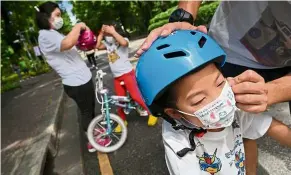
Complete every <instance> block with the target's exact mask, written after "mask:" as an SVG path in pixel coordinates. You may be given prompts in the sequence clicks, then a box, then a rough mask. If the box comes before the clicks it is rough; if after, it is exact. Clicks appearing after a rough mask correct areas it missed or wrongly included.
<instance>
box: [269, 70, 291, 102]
mask: <svg viewBox="0 0 291 175" xmlns="http://www.w3.org/2000/svg"><path fill="white" fill-rule="evenodd" d="M266 85H267V89H268V105H272V104H275V103H280V102H286V101H290V100H291V73H289V74H288V75H286V76H284V77H281V78H278V79H276V80H273V81H270V82H268V83H266ZM278 92H280V93H278Z"/></svg>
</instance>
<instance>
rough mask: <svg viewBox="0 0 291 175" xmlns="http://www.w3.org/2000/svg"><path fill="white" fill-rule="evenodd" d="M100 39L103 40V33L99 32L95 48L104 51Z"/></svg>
mask: <svg viewBox="0 0 291 175" xmlns="http://www.w3.org/2000/svg"><path fill="white" fill-rule="evenodd" d="M102 39H103V32H100V34H99V35H98V37H97V43H96V48H97V49H98V50H104V49H106V47H105V46H104V44H102V42H101V41H102Z"/></svg>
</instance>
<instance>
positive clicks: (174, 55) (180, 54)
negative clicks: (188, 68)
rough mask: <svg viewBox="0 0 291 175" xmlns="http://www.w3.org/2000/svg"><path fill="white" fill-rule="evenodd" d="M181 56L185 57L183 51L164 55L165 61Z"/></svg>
mask: <svg viewBox="0 0 291 175" xmlns="http://www.w3.org/2000/svg"><path fill="white" fill-rule="evenodd" d="M181 56H186V53H185V52H183V51H177V52H170V53H166V54H164V57H166V58H167V59H170V58H177V57H181Z"/></svg>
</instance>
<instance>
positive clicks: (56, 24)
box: [52, 17, 64, 30]
mask: <svg viewBox="0 0 291 175" xmlns="http://www.w3.org/2000/svg"><path fill="white" fill-rule="evenodd" d="M63 24H64V21H63V18H61V17H56V18H55V19H54V21H53V23H52V25H53V26H54V28H55V29H56V30H59V29H60V28H62V27H63Z"/></svg>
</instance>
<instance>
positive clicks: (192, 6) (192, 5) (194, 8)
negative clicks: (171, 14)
mask: <svg viewBox="0 0 291 175" xmlns="http://www.w3.org/2000/svg"><path fill="white" fill-rule="evenodd" d="M201 2H202V1H180V2H179V5H178V7H179V8H182V9H184V10H186V11H187V12H189V13H191V14H192V15H193V18H194V20H195V19H196V16H197V13H198V9H199V7H200V4H201Z"/></svg>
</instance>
